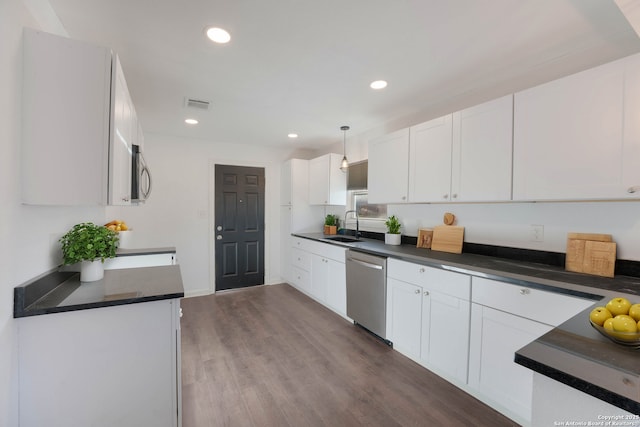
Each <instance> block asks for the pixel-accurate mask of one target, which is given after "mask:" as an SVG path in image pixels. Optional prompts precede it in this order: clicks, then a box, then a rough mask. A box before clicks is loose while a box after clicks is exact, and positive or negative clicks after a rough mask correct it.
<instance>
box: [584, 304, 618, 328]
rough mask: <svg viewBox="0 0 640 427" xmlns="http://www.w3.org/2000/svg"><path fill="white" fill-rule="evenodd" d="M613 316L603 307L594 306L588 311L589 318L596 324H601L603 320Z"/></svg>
mask: <svg viewBox="0 0 640 427" xmlns="http://www.w3.org/2000/svg"><path fill="white" fill-rule="evenodd" d="M611 317H613V315H612V314H611V312H610V311H609V310H607V309H606V308H604V307H596V308H594V309H593V310H591V313H589V319H591V321H592V322H593V323H595V324H596V325H599V326H602V324H603V323H604V322H605V320H607V319H609V318H611Z"/></svg>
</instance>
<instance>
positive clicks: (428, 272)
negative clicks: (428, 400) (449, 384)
mask: <svg viewBox="0 0 640 427" xmlns="http://www.w3.org/2000/svg"><path fill="white" fill-rule="evenodd" d="M387 267H388V271H387V311H388V312H387V319H388V320H387V321H388V325H387V331H388V336H387V338H388V339H389V340H390V341H392V342H393V347H394V348H395V349H396V350H398V351H399V352H401V353H403V354H404V355H406V356H407V357H409V358H411V359H413V360H415V361H417V362H418V363H420V364H422V365H424V366H425V367H427V368H428V369H431V370H433V371H434V372H436V373H438V374H441V375H443V376H445V377H446V378H448V379H452V380H455V381H456V382H459V383H466V381H467V364H468V354H469V353H468V352H469V317H470V311H469V310H470V303H469V298H470V286H471V285H470V283H471V279H470V277H469V276H466V275H464V274H459V273H452V272H448V271H444V270H440V269H436V268H431V267H425V266H422V265H418V264H413V263H409V262H405V261H399V260H395V259H389V260H388V261H387Z"/></svg>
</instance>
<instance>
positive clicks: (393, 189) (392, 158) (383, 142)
mask: <svg viewBox="0 0 640 427" xmlns="http://www.w3.org/2000/svg"><path fill="white" fill-rule="evenodd" d="M368 163H369V166H368V167H369V172H368V176H367V182H368V187H369V188H368V191H369V195H368V198H369V203H406V202H407V201H408V191H409V186H408V177H409V175H408V171H409V129H408V128H407V129H401V130H399V131H397V132H393V133H391V134H389V135H385V136H382V137H379V138H376V139H374V140H371V141H370V142H369V160H368Z"/></svg>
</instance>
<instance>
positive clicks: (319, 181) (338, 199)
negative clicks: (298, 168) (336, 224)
mask: <svg viewBox="0 0 640 427" xmlns="http://www.w3.org/2000/svg"><path fill="white" fill-rule="evenodd" d="M341 162H342V155H340V154H335V153H330V154H325V155H324V156H320V157H317V158H315V159H312V160H309V203H310V204H312V205H346V204H347V174H346V173H344V172H342V171H341V170H340V163H341Z"/></svg>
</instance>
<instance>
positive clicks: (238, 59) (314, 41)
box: [49, 0, 640, 149]
mask: <svg viewBox="0 0 640 427" xmlns="http://www.w3.org/2000/svg"><path fill="white" fill-rule="evenodd" d="M618 1H620V0H618ZM49 2H50V4H51V6H52V7H53V9H54V10H55V12H56V13H57V15H58V17H59V19H60V21H61V23H62V24H63V26H64V27H65V28H66V30H67V32H68V34H69V36H70V37H72V38H76V39H81V40H86V41H90V42H94V43H97V44H100V45H104V46H109V47H111V48H113V49H114V51H116V52H117V53H118V54H119V55H120V57H121V60H122V63H123V68H124V71H125V75H126V78H127V82H128V85H129V91H130V92H131V95H132V97H133V101H134V104H135V105H136V109H137V112H138V116H139V118H140V121H141V123H142V126H143V129H144V130H145V132H155V133H160V134H165V135H175V136H184V137H194V138H201V139H204V140H209V141H216V142H232V143H240V144H265V145H269V146H291V147H294V146H299V147H301V148H315V149H321V148H322V147H323V146H325V145H328V144H334V143H336V142H340V141H341V140H342V132H341V131H340V126H341V125H344V124H346V125H350V126H351V129H352V130H351V131H350V132H352V133H354V134H359V133H363V132H365V131H367V130H368V129H371V128H375V127H379V126H381V125H382V124H384V123H385V122H391V121H393V120H397V119H399V118H402V117H413V116H415V117H420V116H421V115H422V117H425V116H428V114H429V113H430V112H439V113H444V112H446V110H447V108H449V107H450V106H453V105H456V106H459V107H462V106H468V105H472V104H473V103H477V102H480V101H483V100H486V99H489V98H493V97H497V96H500V95H503V94H506V93H510V92H513V91H517V90H519V89H523V88H526V87H530V86H533V85H534V84H537V83H541V82H543V81H547V80H551V79H553V78H556V77H558V76H561V75H566V74H569V73H572V72H574V71H578V70H581V69H584V68H588V67H591V66H594V65H598V64H601V63H604V62H608V61H611V60H613V59H617V58H620V57H623V56H627V55H629V54H632V53H636V52H640V39H639V38H638V36H637V34H636V33H635V32H634V31H633V29H632V27H631V25H630V24H629V23H628V21H627V20H626V18H625V15H623V13H622V12H621V10H620V8H618V6H617V5H616V3H615V2H614V1H613V0H446V1H442V0H320V1H310V0H226V1H225V0H183V1H178V0H49ZM209 25H215V26H219V27H222V28H225V29H227V30H228V31H229V32H230V33H231V37H232V39H231V42H230V43H228V44H227V45H214V44H213V43H211V42H209V41H208V40H206V39H205V37H204V28H205V27H206V26H209ZM375 79H385V80H387V81H388V82H389V86H388V87H387V88H386V89H384V90H382V91H373V90H371V89H370V88H369V87H368V85H369V83H370V82H371V81H372V80H375ZM185 97H193V98H198V99H204V100H209V101H211V108H210V110H209V111H208V112H201V111H199V110H191V109H187V108H185V107H184V98H185ZM190 116H194V117H196V118H198V119H199V120H200V124H199V125H197V126H195V127H194V126H188V125H186V124H185V123H184V121H183V120H184V119H185V118H186V117H190ZM289 132H296V133H298V134H299V135H300V138H299V139H298V140H297V141H296V142H293V141H291V140H289V139H288V138H287V136H286V135H287V134H288V133H289ZM349 135H351V133H350V134H349Z"/></svg>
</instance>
